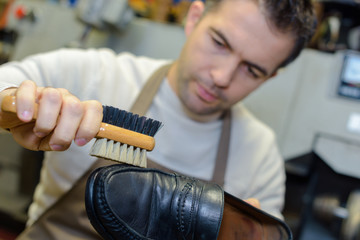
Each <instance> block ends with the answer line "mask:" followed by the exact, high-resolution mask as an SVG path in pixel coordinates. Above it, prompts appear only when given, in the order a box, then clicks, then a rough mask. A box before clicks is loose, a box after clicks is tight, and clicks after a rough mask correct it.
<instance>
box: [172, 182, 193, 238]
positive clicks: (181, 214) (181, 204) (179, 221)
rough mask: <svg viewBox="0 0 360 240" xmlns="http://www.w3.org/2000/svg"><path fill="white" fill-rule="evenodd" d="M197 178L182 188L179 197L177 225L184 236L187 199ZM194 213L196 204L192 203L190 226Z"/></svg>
mask: <svg viewBox="0 0 360 240" xmlns="http://www.w3.org/2000/svg"><path fill="white" fill-rule="evenodd" d="M194 181H195V180H192V181H191V182H187V183H186V184H185V185H184V187H183V188H182V189H181V192H180V195H179V198H178V200H177V209H176V212H177V216H176V220H177V221H176V225H177V229H178V231H179V232H180V233H182V236H183V237H185V236H184V233H185V218H184V216H185V202H186V199H187V197H188V195H189V193H190V191H191V189H192V188H193V183H194ZM180 209H181V210H180ZM193 213H194V206H193V204H192V205H191V209H190V218H189V219H190V222H189V224H188V225H189V226H191V222H192V216H193Z"/></svg>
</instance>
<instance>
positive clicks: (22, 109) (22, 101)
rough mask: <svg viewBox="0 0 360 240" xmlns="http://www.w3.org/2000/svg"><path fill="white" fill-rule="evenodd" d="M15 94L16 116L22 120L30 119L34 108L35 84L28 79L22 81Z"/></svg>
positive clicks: (27, 120)
mask: <svg viewBox="0 0 360 240" xmlns="http://www.w3.org/2000/svg"><path fill="white" fill-rule="evenodd" d="M15 95H16V111H17V115H18V118H19V119H20V120H22V121H24V122H29V121H31V120H32V118H33V115H34V108H35V106H34V104H35V97H36V84H35V83H34V82H32V81H29V80H26V81H24V82H22V83H21V84H20V86H19V88H18V89H17V91H16V93H15Z"/></svg>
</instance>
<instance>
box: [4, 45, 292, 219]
mask: <svg viewBox="0 0 360 240" xmlns="http://www.w3.org/2000/svg"><path fill="white" fill-rule="evenodd" d="M167 62H168V61H166V60H154V59H150V58H146V57H136V56H134V55H131V54H129V53H122V54H116V53H114V52H113V51H111V50H109V49H97V50H95V49H89V50H79V49H61V50H57V51H54V52H50V53H46V54H39V55H35V56H32V57H29V58H27V59H25V60H24V61H22V62H11V63H8V64H4V65H2V66H1V67H0V91H2V90H4V89H6V88H8V87H12V86H18V85H19V84H20V83H21V82H22V81H24V80H26V79H30V80H33V81H35V82H36V83H37V84H38V85H39V86H52V87H57V88H60V87H61V88H66V89H68V90H69V91H70V92H71V93H72V94H74V95H76V96H77V97H78V98H79V99H80V100H90V99H94V100H99V101H100V102H101V103H102V104H103V105H111V106H114V107H117V108H120V109H124V110H129V109H130V107H131V105H132V104H133V102H134V100H135V98H136V97H137V95H138V93H139V92H140V90H141V88H142V86H143V84H144V83H145V82H146V80H147V79H148V78H149V77H150V75H151V74H152V73H153V72H154V71H155V70H156V69H157V68H159V67H160V66H162V65H164V64H165V63H167ZM147 116H148V117H151V118H153V119H156V120H159V121H161V122H163V124H164V126H163V127H162V128H161V129H160V131H159V132H158V133H157V135H156V136H155V140H156V147H155V149H154V150H153V151H152V152H149V153H148V157H149V158H150V159H152V160H153V161H155V162H157V163H159V164H161V165H163V166H165V167H167V168H171V169H173V170H175V171H178V172H180V173H183V174H186V175H189V176H193V177H198V178H201V179H205V180H209V179H210V178H211V177H212V173H213V171H214V165H215V158H216V153H217V146H218V141H219V139H220V132H221V124H222V123H221V121H220V120H217V121H213V122H208V123H199V122H196V121H193V120H191V119H189V118H188V117H187V116H186V114H185V113H184V112H183V110H182V107H181V103H180V100H179V99H178V97H177V96H176V95H175V93H174V92H173V90H172V89H171V88H170V86H169V84H168V82H167V81H164V82H163V83H162V85H161V86H160V89H159V92H158V93H157V95H156V96H155V98H154V100H153V103H152V105H151V107H150V109H149V111H148V113H147ZM231 130H232V131H231V139H230V149H229V158H228V165H227V168H226V175H225V183H224V190H225V191H227V192H229V193H231V194H233V195H235V196H237V197H239V198H241V199H247V198H257V199H259V200H260V203H261V207H262V209H263V210H265V211H267V212H269V213H271V214H273V215H275V216H278V217H280V218H281V213H280V211H281V209H282V206H283V198H284V192H285V185H284V182H285V173H284V167H283V165H284V162H283V160H282V158H281V157H280V154H279V152H278V148H277V146H276V139H275V136H274V133H273V132H272V130H270V129H269V128H268V127H267V126H265V125H264V124H263V123H261V122H260V121H258V120H257V119H256V118H255V117H254V116H253V115H251V113H249V112H248V111H247V110H246V108H245V107H244V106H243V105H242V104H241V103H238V104H236V105H235V106H234V107H233V109H232V126H231ZM91 145H92V142H90V143H89V144H87V145H86V146H84V147H78V146H76V145H75V144H72V146H71V147H70V148H69V149H68V150H67V151H64V152H46V154H45V159H44V163H43V167H42V170H41V179H40V183H39V185H38V186H37V188H36V190H35V194H34V201H33V203H32V204H31V207H30V209H29V223H30V224H31V223H32V222H33V221H34V220H35V219H37V218H38V217H39V216H40V214H41V213H43V211H44V210H45V209H46V208H48V207H49V206H50V205H51V204H53V203H54V202H55V201H56V200H57V199H58V198H59V197H60V196H61V195H62V194H63V193H64V192H66V191H67V190H69V189H70V188H71V186H72V184H73V183H74V182H75V181H76V180H77V179H78V178H79V177H80V176H81V175H82V174H83V173H84V172H85V171H86V170H87V169H88V168H89V167H90V166H91V164H92V163H93V162H94V161H95V160H96V159H95V158H94V157H91V156H90V155H89V151H90V147H91Z"/></svg>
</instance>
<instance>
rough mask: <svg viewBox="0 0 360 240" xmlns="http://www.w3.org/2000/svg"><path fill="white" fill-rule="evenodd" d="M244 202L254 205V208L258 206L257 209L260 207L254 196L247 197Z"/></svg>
mask: <svg viewBox="0 0 360 240" xmlns="http://www.w3.org/2000/svg"><path fill="white" fill-rule="evenodd" d="M245 202H247V203H248V204H250V205H252V206H253V207H256V208H259V209H260V208H261V207H260V202H259V200H258V199H256V198H248V199H246V200H245Z"/></svg>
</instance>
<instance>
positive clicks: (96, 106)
mask: <svg viewBox="0 0 360 240" xmlns="http://www.w3.org/2000/svg"><path fill="white" fill-rule="evenodd" d="M86 105H87V108H90V109H92V110H93V111H94V112H96V113H97V114H102V112H103V107H102V104H101V103H100V102H99V101H96V100H90V101H87V102H86Z"/></svg>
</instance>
